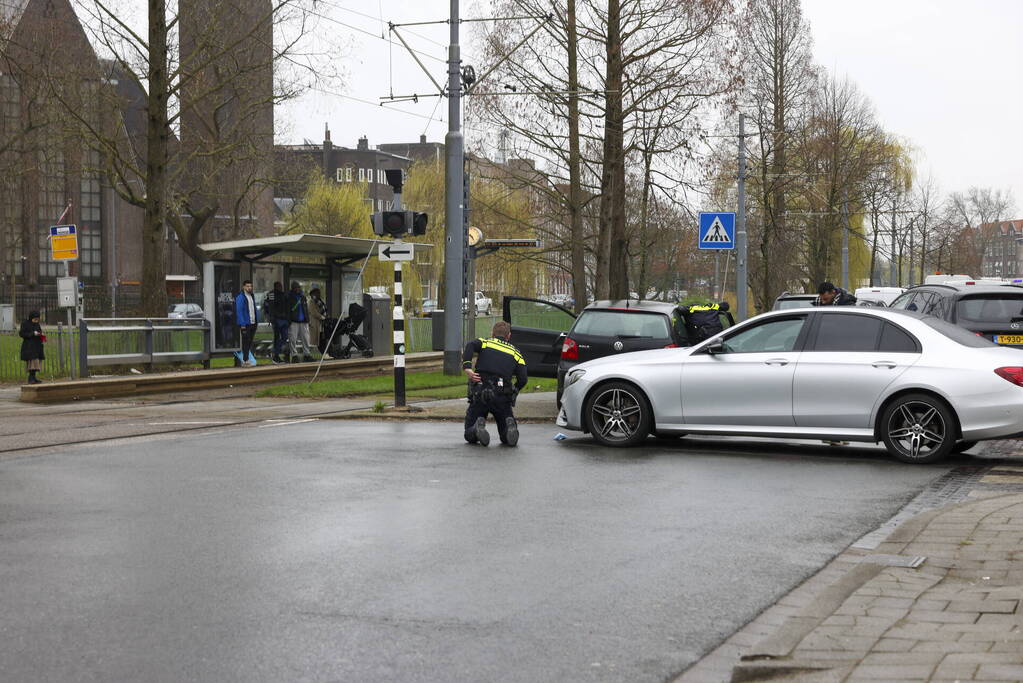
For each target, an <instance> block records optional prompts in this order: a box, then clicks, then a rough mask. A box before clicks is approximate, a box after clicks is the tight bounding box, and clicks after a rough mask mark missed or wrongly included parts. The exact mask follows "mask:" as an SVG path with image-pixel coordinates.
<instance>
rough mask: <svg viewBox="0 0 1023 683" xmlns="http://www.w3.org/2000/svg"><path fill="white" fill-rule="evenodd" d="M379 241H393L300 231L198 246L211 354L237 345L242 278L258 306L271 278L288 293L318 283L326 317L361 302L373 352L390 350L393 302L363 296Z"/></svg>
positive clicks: (307, 289) (424, 246)
mask: <svg viewBox="0 0 1023 683" xmlns="http://www.w3.org/2000/svg"><path fill="white" fill-rule="evenodd" d="M381 244H391V240H389V239H388V240H370V239H361V238H356V237H333V236H330V235H309V234H298V235H278V236H276V237H258V238H252V239H242V240H230V241H226V242H208V243H206V244H200V245H199V247H200V248H201V249H202V250H203V251H204V252H206V254H207V255H208V256H209V258H210V260H209V261H207V262H206V263H205V264H204V265H203V274H202V290H203V311H204V315H205V317H206V319H207V320H208V321H209V322H210V327H211V328H212V330H213V334H212V335H211V340H210V347H211V348H210V351H211V354H212V355H215V356H216V355H227V354H230V353H233V352H234V351H237V350H238V349H239V348H240V346H239V344H240V339H239V332H238V326H237V324H236V321H235V310H234V299H235V297H236V296H237V295H238V292H240V291H241V283H242V282H244V281H245V280H251V281H252V288H253V294H254V297H255V300H256V307H257V308H260V309H261V307H262V304H263V299H264V297H265V296H266V293H267V292H269V291H272V290H273V284H274V282H280V283H282V284H283V285H284V290H285V291H286V292H287V291H289V289H290V287H291V283H292V282H298V283H299V284H300V285H301V286H302V292H303V293H305V294H306V296H308V295H309V292H310V291H311V290H313V289H315V288H317V287H318V288H319V289H320V292H321V293H322V295H323V300H324V302H326V304H327V311H328V315H329V316H330V317H334V318H338V317H344V316H345V315H347V311H348V306H349V304H351V303H358V304H360V305H362V306H365V307H366V310H367V317H366V321H365V322H364V323H363V334H366V335H367V336H369V338H370V339H369V341H370V344H371V345H372V346H373V349H374V352H375V353H378V354H381V355H386V354H389V353H390V352H391V300H390V298H389V297H387V296H384V295H379V294H377V295H369V294H367V295H364V294H363V289H364V287H363V283H362V277H361V269H362V265H363V261H364V260H365V259H366V258H368V257H370V256H374V255H375V254H376V253H377V247H378V246H379V245H381ZM416 246H417V247H419V248H421V249H427V248H430V247H431V245H427V244H418V245H416ZM367 304H368V305H367ZM260 316H262V312H261V313H260ZM378 328H379V329H378ZM312 343H313V344H316V340H312ZM378 349H379V350H378Z"/></svg>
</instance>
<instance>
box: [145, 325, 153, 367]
mask: <svg viewBox="0 0 1023 683" xmlns="http://www.w3.org/2000/svg"><path fill="white" fill-rule="evenodd" d="M146 325H148V327H147V328H146V356H147V357H148V358H149V360H148V361H147V362H146V372H152V371H153V321H152V319H151V318H146Z"/></svg>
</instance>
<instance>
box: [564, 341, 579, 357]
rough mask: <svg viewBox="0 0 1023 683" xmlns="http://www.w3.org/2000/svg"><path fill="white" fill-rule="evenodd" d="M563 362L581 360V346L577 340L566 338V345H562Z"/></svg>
mask: <svg viewBox="0 0 1023 683" xmlns="http://www.w3.org/2000/svg"><path fill="white" fill-rule="evenodd" d="M561 359H562V360H579V345H578V344H577V343H576V342H575V339H572V338H571V337H565V343H564V344H562V345H561Z"/></svg>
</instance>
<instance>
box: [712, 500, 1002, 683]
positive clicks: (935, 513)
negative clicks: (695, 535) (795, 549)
mask: <svg viewBox="0 0 1023 683" xmlns="http://www.w3.org/2000/svg"><path fill="white" fill-rule="evenodd" d="M1018 496H1019V494H1018V493H1007V494H1003V495H1000V496H999V495H995V496H990V497H986V498H983V499H974V500H967V501H962V502H960V503H954V504H952V505H946V506H943V507H940V508H935V509H933V510H927V511H926V512H922V513H920V514H918V515H915V516H914V517H912V518H911V519H908V520H906V521H905V522H903V523H902V524H900V525H899V526H898V527H896V528H895V530H893V531H892V533H891V534H889V535H888V537H887V538H886V539H885V540H884V541H883V542H882V543H881V544H880V545H879V546H878V548H877V549H876V551H875V553H876V554H881V553H889V554H899V553H900V552H901V551H902V550H904V549H905V548H906V547H907V546H908V545H910V544H911V543H912V542H913V541H914V540H915V539H916V538H917V536H919V535H920V533H921V532H923V531H924V530H925V529H926V528H927V527H928V526H929V525H930V523H931V522H932V521H934V519H935V518H937V517H940V516H942V515H944V514H947V513H949V512H952V511H953V510H955V509H957V508H961V507H965V506H967V505H975V504H977V503H978V502H980V500H984V501H992V500H997V499H998V498H1010V497H1018ZM861 553H863V551H858V550H855V549H853V548H852V547H851V546H850V547H849V548H847V549H846V550H844V551H843V552H842V553H840V554H839V555H838V557H836V558H835V559H836V560H837V559H842V558H846V557H847V556H849V555H853V557H858V558H859V559H858V560H857V564H856V565H855V566H854V567H852V568H851V569H849V570H847V572H846V573H845V574H844V575H843V576H841V577H839V579H838V580H836V581H834V582H832V583H831V584H830V585H828V586H827V587H825V588H824V589H823V591H822V592H821V593H819V594H818V595H817V596H815V597H814V599H813V600H812V601H811V603H810V604H808V605H807V606H806V607H805V608H803V609H802V610H800V611H799V612H798V613H797V614H795V615H793V616H791V617H789V618H787V619H786V620H785V621H784V622H783V623H782V624H781V625H780V626H779V627H778V628H777V629H776V630H775V632H774V633H772V634H771V635H769V636H767V637H766V638H763V639H762V640H760V641H759V642H757V643H756V644H755V645H754V646H753V647H752V648H750V649H749V651H748V652H746V653H745V654H743V655H741V656H740V657H739V659H740V663H739V664H736V665H734V666H733V667H732V675H731V679H730V680H731V681H733V682H740V681H741V682H744V683H745V682H749V681H770V680H776V679H779V678H787V679H788V680H800V681H831V680H835V681H841V680H844V679H845V677H846V676H848V675H849V673H851V671H852V670H853V669H854V668H855V666H856V664H839V663H836V662H833V661H830V662H817V661H813V660H801V661H800V660H790V659H785V658H786V657H789V656H790V655H791V654H792V652H793V650H795V648H796V647H797V646H798V645H799V643H800V642H802V640H803V639H804V638H805V637H806V636H807V635H809V633H810V632H811V631H813V630H814V629H815V628H816V627H817V626H819V625H820V624H821V623H822V622H823V621H824V620H825V619H827V618H828V617H829V616H831V615H832V614H833V613H834V612H835V610H836V609H838V608H839V607H840V606H841V605H842V603H844V602H845V601H846V600H847V599H848V598H849V596H851V595H852V594H853V593H855V592H856V591H857V590H859V589H860V588H861V587H862V586H864V585H865V584H866V583H867V582H868V581H870V580H871V579H872V578H874V577H875V576H877V575H878V574H879V573H880V572H881V571H882V570H884V569H885V568H886V566H885V565H883V564H875V563H873V562H871V561H870V559H869V558H870V556H871V554H875V553H871V554H861ZM853 557H849V558H848V559H853ZM812 579H813V577H810V578H809V579H807V581H810V580H812ZM805 583H806V582H804V584H805ZM801 585H802V584H801ZM798 588H799V586H797V587H796V588H794V589H793V590H797V589H798ZM790 593H791V591H790ZM767 609H768V610H770V609H771V608H770V607H768V608H767ZM766 611H767V610H765V612H766ZM792 676H798V678H791V677H792Z"/></svg>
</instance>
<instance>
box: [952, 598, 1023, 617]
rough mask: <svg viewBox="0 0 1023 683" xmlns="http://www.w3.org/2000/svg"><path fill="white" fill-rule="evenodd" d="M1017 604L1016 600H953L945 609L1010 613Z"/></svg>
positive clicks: (1014, 609)
mask: <svg viewBox="0 0 1023 683" xmlns="http://www.w3.org/2000/svg"><path fill="white" fill-rule="evenodd" d="M1018 606H1019V601H1018V600H953V601H952V602H950V603H949V604H948V607H947V608H946V609H948V611H949V612H981V613H984V614H991V613H999V614H1012V613H1013V612H1015V611H1016V608H1017V607H1018Z"/></svg>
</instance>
